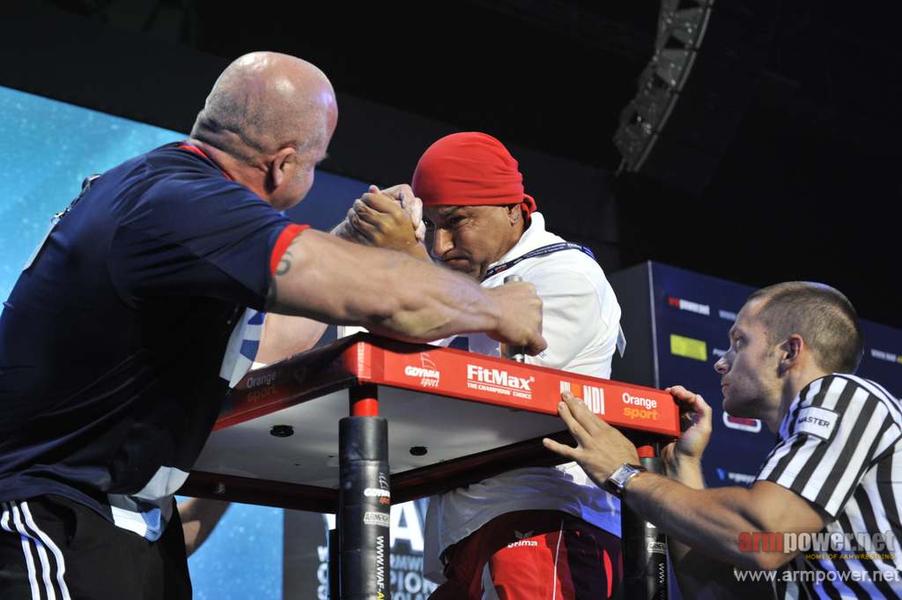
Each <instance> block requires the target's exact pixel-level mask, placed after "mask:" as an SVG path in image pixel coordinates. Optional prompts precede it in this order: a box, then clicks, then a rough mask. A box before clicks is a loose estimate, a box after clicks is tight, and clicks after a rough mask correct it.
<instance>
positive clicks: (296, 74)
mask: <svg viewBox="0 0 902 600" xmlns="http://www.w3.org/2000/svg"><path fill="white" fill-rule="evenodd" d="M337 118H338V108H337V105H336V101H335V91H334V90H333V89H332V84H331V83H329V79H328V78H327V77H326V76H325V74H324V73H323V72H322V71H320V70H319V69H318V68H317V67H316V66H315V65H313V64H311V63H309V62H307V61H305V60H301V59H300V58H297V57H294V56H288V55H286V54H279V53H276V52H252V53H250V54H245V55H244V56H242V57H240V58H238V59H237V60H235V61H234V62H233V63H232V64H230V65H229V66H228V67H227V68H226V69H225V71H223V72H222V74H221V75H220V76H219V79H217V80H216V83H215V84H214V85H213V89H212V90H211V91H210V95H209V96H207V102H206V104H205V105H204V109H203V110H202V111H201V112H200V113H199V114H198V115H197V120H196V121H195V123H194V128H193V129H192V130H191V137H192V138H194V139H197V140H200V141H202V142H205V143H207V144H210V145H211V146H214V147H216V148H218V149H220V150H222V151H224V152H226V153H228V154H230V155H231V156H233V157H235V158H236V159H239V160H241V161H244V162H249V163H254V162H256V160H257V159H258V158H259V157H261V156H266V155H268V154H271V153H273V152H276V151H278V150H279V149H281V148H285V147H294V148H297V149H299V150H303V149H304V148H306V147H309V146H311V145H315V144H321V143H323V142H326V143H328V139H329V138H330V137H331V135H332V132H333V131H334V129H335V123H336V121H337Z"/></svg>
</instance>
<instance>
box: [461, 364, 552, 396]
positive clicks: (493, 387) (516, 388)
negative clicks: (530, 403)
mask: <svg viewBox="0 0 902 600" xmlns="http://www.w3.org/2000/svg"><path fill="white" fill-rule="evenodd" d="M535 381H536V378H535V377H532V376H530V377H518V376H516V375H511V374H510V373H509V372H508V371H506V370H504V369H488V368H486V367H481V366H479V365H470V364H468V365H467V387H468V388H469V389H472V390H482V391H487V392H494V393H496V394H500V395H503V396H514V397H516V398H524V399H527V400H530V399H532V384H533V383H535Z"/></svg>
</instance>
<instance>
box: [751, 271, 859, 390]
mask: <svg viewBox="0 0 902 600" xmlns="http://www.w3.org/2000/svg"><path fill="white" fill-rule="evenodd" d="M752 300H762V301H763V302H764V304H763V305H762V306H761V308H760V309H759V311H758V314H757V315H756V317H757V318H758V319H761V321H762V322H763V323H764V324H765V326H767V328H768V331H769V337H770V339H769V340H768V341H769V342H770V343H777V342H778V341H780V340H782V339H786V338H787V337H789V336H790V335H792V334H798V335H800V336H802V339H803V340H805V343H806V344H807V345H808V347H809V348H811V350H812V351H813V352H814V357H815V360H816V361H817V363H818V365H819V366H820V367H821V368H822V369H824V370H826V371H829V372H832V373H854V372H855V370H856V369H857V368H858V363H859V362H860V361H861V355H862V352H863V350H864V340H863V338H862V335H861V326H860V325H859V323H858V314H857V313H856V312H855V307H854V306H852V303H851V302H849V299H848V298H846V297H845V296H844V295H843V294H842V293H841V292H840V291H839V290H837V289H834V288H832V287H830V286H828V285H824V284H822V283H813V282H808V281H788V282H785V283H777V284H775V285H771V286H768V287H766V288H762V289H760V290H758V291H756V292H754V293H753V294H752V295H751V296H749V298H748V301H749V302H750V301H752Z"/></svg>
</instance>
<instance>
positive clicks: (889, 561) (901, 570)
mask: <svg viewBox="0 0 902 600" xmlns="http://www.w3.org/2000/svg"><path fill="white" fill-rule="evenodd" d="M758 480H762V481H770V482H773V483H776V484H778V485H781V486H783V487H785V488H786V489H789V490H792V491H793V492H795V493H797V494H798V495H800V496H802V497H803V498H805V499H807V500H808V501H810V502H811V503H813V504H815V505H817V506H818V507H819V508H820V509H821V510H823V512H824V513H826V514H827V515H829V517H831V518H832V520H830V521H829V523H828V524H827V526H826V528H825V529H824V531H823V532H822V533H829V534H837V533H838V534H859V537H858V538H857V539H854V538H853V537H852V536H848V537H843V538H841V539H849V540H852V541H851V542H850V543H849V544H846V545H844V547H843V548H841V549H839V550H836V549H833V548H828V549H826V550H824V549H823V547H822V548H821V549H819V550H812V551H810V552H807V553H805V552H803V553H800V554H799V555H798V556H797V557H796V559H795V560H794V561H793V562H792V563H791V565H790V567H789V568H790V569H791V570H795V571H796V572H798V575H799V577H798V578H797V579H796V581H793V582H789V583H785V582H784V583H783V585H779V586H778V590H779V591H780V595H781V596H783V597H785V598H806V597H811V598H868V599H869V598H883V597H886V598H902V548H900V546H899V541H902V522H900V512H902V408H900V404H899V401H898V400H897V399H896V398H894V397H893V396H892V395H891V394H890V393H889V392H888V391H887V390H886V389H885V388H883V387H882V386H880V385H879V384H877V383H874V382H873V381H869V380H867V379H862V378H860V377H856V376H854V375H847V374H833V375H829V376H826V377H822V378H820V379H816V380H815V381H813V382H811V383H810V384H808V385H807V386H806V387H805V388H804V389H803V390H802V391H801V392H800V393H799V395H798V397H796V398H795V399H794V400H793V402H792V404H791V405H790V407H789V410H788V411H787V414H786V416H785V417H784V418H783V421H782V423H781V425H780V431H779V443H778V445H777V446H776V447H775V448H774V449H773V450H772V451H771V453H770V454H769V455H768V457H767V459H766V460H765V462H764V466H763V467H762V469H761V471H760V473H759V474H758ZM863 534H884V535H887V534H888V535H891V536H892V537H891V538H890V539H888V540H887V541H888V542H890V544H889V548H887V549H886V551H885V552H875V551H873V547H870V548H869V547H867V546H865V545H862V543H861V541H862V540H861V536H862V535H863ZM836 537H837V536H834V538H833V539H836ZM821 539H824V538H823V537H822V538H821ZM878 572H879V573H880V575H876V573H878ZM805 575H807V577H805ZM818 575H819V576H818ZM815 576H817V577H815Z"/></svg>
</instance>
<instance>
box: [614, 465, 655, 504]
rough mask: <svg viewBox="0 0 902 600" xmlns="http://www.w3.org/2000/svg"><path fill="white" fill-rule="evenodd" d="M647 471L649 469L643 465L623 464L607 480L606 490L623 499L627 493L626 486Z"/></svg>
mask: <svg viewBox="0 0 902 600" xmlns="http://www.w3.org/2000/svg"><path fill="white" fill-rule="evenodd" d="M647 470H648V469H646V468H645V467H643V466H642V465H631V464H629V463H623V464H622V465H620V466H619V467H617V469H616V470H615V471H614V472H613V473H611V475H610V477H608V478H607V479H606V480H605V482H604V483H605V488H606V489H607V491H609V492H611V493H612V494H614V495H615V496H617V497H618V498H623V493H624V492H625V491H626V484H628V483H629V482H630V480H631V479H632V478H633V477H635V476H636V475H638V474H639V473H642V472H644V471H647Z"/></svg>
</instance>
